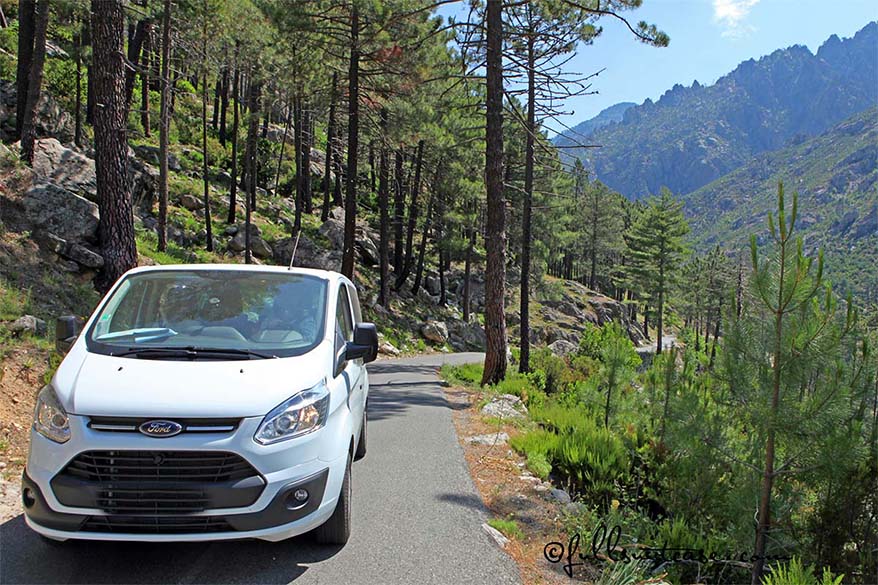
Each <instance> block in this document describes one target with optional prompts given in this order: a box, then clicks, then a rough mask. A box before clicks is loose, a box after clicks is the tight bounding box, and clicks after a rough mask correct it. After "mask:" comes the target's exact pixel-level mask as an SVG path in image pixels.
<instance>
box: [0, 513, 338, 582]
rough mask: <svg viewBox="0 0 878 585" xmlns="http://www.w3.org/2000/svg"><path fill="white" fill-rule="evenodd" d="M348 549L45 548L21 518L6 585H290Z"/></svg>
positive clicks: (6, 553)
mask: <svg viewBox="0 0 878 585" xmlns="http://www.w3.org/2000/svg"><path fill="white" fill-rule="evenodd" d="M341 548H342V547H338V546H334V547H328V546H318V545H316V544H314V543H313V542H312V540H311V539H310V537H309V536H308V535H303V536H300V537H297V538H293V539H290V540H286V541H283V542H279V543H270V542H263V541H243V540H242V541H235V542H216V543H161V544H159V543H142V542H141V543H134V542H94V541H67V542H64V543H59V544H49V543H46V542H45V541H43V540H42V539H41V538H40V537H39V536H38V535H37V534H36V533H34V532H33V531H32V530H30V529H29V528H28V527H27V525H26V524H25V523H24V517H23V516H17V517H16V518H13V519H12V520H10V521H8V522H6V523H4V524H3V525H0V583H270V584H274V583H289V582H291V581H295V580H296V579H298V578H300V577H302V576H303V575H305V573H306V572H307V571H308V567H307V566H306V565H307V564H310V563H317V562H320V561H324V560H327V559H329V558H331V557H333V556H335V555H336V554H337V553H338V552H339V551H340V550H341Z"/></svg>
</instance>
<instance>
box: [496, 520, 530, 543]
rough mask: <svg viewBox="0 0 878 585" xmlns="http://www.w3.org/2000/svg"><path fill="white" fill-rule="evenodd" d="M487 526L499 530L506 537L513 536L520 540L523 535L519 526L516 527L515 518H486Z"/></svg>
mask: <svg viewBox="0 0 878 585" xmlns="http://www.w3.org/2000/svg"><path fill="white" fill-rule="evenodd" d="M488 526H490V527H491V528H493V529H495V530H499V531H500V532H502V533H503V535H504V536H505V537H506V538H515V539H518V540H521V539H522V538H523V537H524V533H523V532H522V531H521V528H519V527H518V522H516V521H515V520H511V519H510V520H501V519H500V518H491V519H490V520H488Z"/></svg>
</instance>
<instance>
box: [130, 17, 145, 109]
mask: <svg viewBox="0 0 878 585" xmlns="http://www.w3.org/2000/svg"><path fill="white" fill-rule="evenodd" d="M148 22H149V19H148V18H143V19H141V20H139V21H138V22H137V27H136V28H135V29H134V35H133V36H131V38H130V39H129V42H128V62H129V63H130V64H131V66H130V67H126V68H125V104H126V105H129V104H131V97H132V96H133V95H134V81H135V76H136V75H137V68H138V65H140V54H141V52H142V49H143V42H144V39H145V38H146V27H147V23H148Z"/></svg>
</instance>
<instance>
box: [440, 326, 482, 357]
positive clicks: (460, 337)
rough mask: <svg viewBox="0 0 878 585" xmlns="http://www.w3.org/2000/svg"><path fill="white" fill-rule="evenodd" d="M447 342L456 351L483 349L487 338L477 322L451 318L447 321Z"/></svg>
mask: <svg viewBox="0 0 878 585" xmlns="http://www.w3.org/2000/svg"><path fill="white" fill-rule="evenodd" d="M447 326H448V343H449V344H450V345H451V347H453V348H454V349H455V350H457V351H485V346H486V345H487V338H486V337H485V330H484V328H483V327H482V326H481V325H479V324H478V323H477V322H471V323H465V322H464V321H460V320H456V319H455V320H453V321H449V322H448V323H447Z"/></svg>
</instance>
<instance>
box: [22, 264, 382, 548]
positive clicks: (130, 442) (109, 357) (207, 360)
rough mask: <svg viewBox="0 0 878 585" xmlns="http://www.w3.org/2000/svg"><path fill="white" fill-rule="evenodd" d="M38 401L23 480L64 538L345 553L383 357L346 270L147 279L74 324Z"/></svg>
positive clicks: (30, 518)
mask: <svg viewBox="0 0 878 585" xmlns="http://www.w3.org/2000/svg"><path fill="white" fill-rule="evenodd" d="M56 344H57V346H58V348H59V349H60V350H62V351H65V352H66V356H65V357H64V359H63V361H62V362H61V364H60V366H59V367H58V370H57V372H56V373H55V375H54V377H53V378H52V381H51V383H49V384H48V385H46V386H45V387H44V388H43V389H42V390H41V391H40V392H39V395H38V397H37V403H36V408H35V410H34V422H33V428H32V430H31V439H30V452H29V455H28V460H27V465H26V469H25V471H24V474H23V478H22V482H23V485H22V500H23V505H24V511H25V517H26V521H27V524H28V525H29V526H30V527H31V528H32V529H33V530H35V531H37V532H38V533H39V534H41V535H42V536H44V537H45V538H47V539H50V540H52V541H63V540H67V539H89V540H127V541H131V540H133V541H204V540H228V539H244V538H256V539H262V540H268V541H277V540H282V539H286V538H289V537H292V536H296V535H299V534H303V533H306V532H311V531H313V534H314V536H315V538H316V540H317V541H318V542H321V543H327V544H344V543H345V542H346V541H347V539H348V537H349V535H350V526H351V495H352V491H351V463H352V461H354V460H356V459H359V458H361V457H363V456H364V455H365V453H366V405H367V403H368V397H369V379H368V373H367V371H366V368H365V364H366V363H367V362H370V361H372V360H374V359H375V358H376V356H377V351H378V336H377V333H376V330H375V326H374V325H373V324H371V323H364V322H363V319H362V314H361V311H360V304H359V300H358V298H357V290H356V288H355V287H354V286H353V284H352V283H351V281H350V280H348V279H347V278H345V277H344V276H342V275H341V274H338V273H335V272H327V271H320V270H306V269H298V268H293V269H286V268H282V267H267V266H242V265H186V266H154V267H143V268H136V269H134V270H131V271H129V272H128V273H126V274H125V275H123V276H122V277H121V278H120V279H119V281H118V282H117V283H116V284H115V285H114V286H113V287H112V289H111V290H110V291H109V292H108V293H107V294H106V296H105V297H104V299H103V300H102V301H101V302H100V304H99V305H98V307H97V309H96V310H95V312H94V314H93V315H92V316H91V317H90V318H89V319H88V320H87V321H86V322H85V323H84V324H82V325H81V327H80V326H79V323H78V322H77V320H76V319H75V318H73V317H62V318H59V319H58V325H57V332H56Z"/></svg>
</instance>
